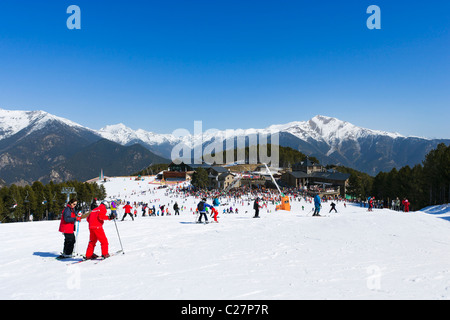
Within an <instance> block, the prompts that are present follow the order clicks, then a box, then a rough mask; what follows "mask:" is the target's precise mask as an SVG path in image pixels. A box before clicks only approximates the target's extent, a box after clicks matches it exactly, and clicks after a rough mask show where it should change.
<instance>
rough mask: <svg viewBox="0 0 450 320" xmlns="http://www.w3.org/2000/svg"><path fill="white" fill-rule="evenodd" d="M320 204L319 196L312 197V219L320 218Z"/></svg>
mask: <svg viewBox="0 0 450 320" xmlns="http://www.w3.org/2000/svg"><path fill="white" fill-rule="evenodd" d="M320 202H321V200H320V196H319V194H316V196H315V197H314V214H313V217H314V216H316V217H320V214H319V212H320Z"/></svg>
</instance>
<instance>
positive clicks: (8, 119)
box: [0, 109, 83, 140]
mask: <svg viewBox="0 0 450 320" xmlns="http://www.w3.org/2000/svg"><path fill="white" fill-rule="evenodd" d="M51 121H57V122H60V123H64V124H66V125H68V126H71V127H78V128H83V126H81V125H79V124H77V123H75V122H73V121H70V120H68V119H64V118H61V117H57V116H55V115H52V114H50V113H48V112H45V111H40V110H39V111H21V110H5V109H0V140H1V139H5V138H9V137H11V136H13V135H15V134H16V133H18V132H20V131H21V130H23V129H25V128H29V129H30V130H29V131H28V134H30V133H32V132H34V131H36V130H39V129H42V128H44V127H45V126H46V125H47V124H48V123H49V122H51Z"/></svg>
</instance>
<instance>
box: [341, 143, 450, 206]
mask: <svg viewBox="0 0 450 320" xmlns="http://www.w3.org/2000/svg"><path fill="white" fill-rule="evenodd" d="M347 190H348V194H350V195H352V196H354V197H356V198H358V197H361V198H367V197H369V196H374V197H375V198H376V199H379V200H384V201H386V202H387V204H388V205H389V206H390V204H391V201H392V200H395V199H396V198H397V197H398V198H399V199H400V200H403V199H405V198H407V199H408V200H409V202H410V203H411V209H412V210H420V209H422V208H424V207H427V206H430V205H439V204H445V203H449V202H450V146H446V145H445V144H443V143H442V144H439V145H438V146H437V148H436V149H434V150H432V151H430V152H429V153H428V154H427V155H426V157H425V160H424V161H423V163H422V164H418V165H416V166H414V167H413V168H411V167H409V166H405V167H403V168H401V169H400V170H397V169H395V168H394V169H392V170H391V171H390V172H380V173H379V174H378V175H377V176H375V177H370V176H368V175H365V174H361V173H352V175H351V177H350V181H349V188H348V189H347Z"/></svg>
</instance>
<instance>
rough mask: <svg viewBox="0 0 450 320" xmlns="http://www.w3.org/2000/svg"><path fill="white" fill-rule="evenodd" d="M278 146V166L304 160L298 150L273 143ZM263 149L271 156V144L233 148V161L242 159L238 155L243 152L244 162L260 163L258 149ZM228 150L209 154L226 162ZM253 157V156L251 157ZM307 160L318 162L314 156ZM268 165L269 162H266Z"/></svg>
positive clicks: (289, 165) (290, 164)
mask: <svg viewBox="0 0 450 320" xmlns="http://www.w3.org/2000/svg"><path fill="white" fill-rule="evenodd" d="M275 147H277V148H278V155H279V161H278V162H279V165H280V167H284V168H289V167H291V166H292V165H294V164H296V163H297V162H300V161H304V160H306V155H305V154H304V153H302V152H300V151H298V150H295V149H292V148H290V147H282V146H279V145H274V148H275ZM263 149H265V150H266V151H267V157H269V158H270V157H271V156H272V144H270V143H269V144H263V145H260V144H258V145H255V146H251V147H245V148H242V149H238V148H235V149H234V150H233V152H234V157H233V161H242V160H244V159H240V158H239V155H240V154H243V155H244V157H245V163H250V161H253V162H254V163H255V164H256V163H261V160H262V159H261V158H260V152H258V151H260V150H263ZM228 152H232V151H231V150H228V151H224V152H222V153H218V154H217V156H216V153H215V152H212V153H211V156H212V157H214V158H215V159H221V162H222V163H227V158H226V155H227V153H228ZM253 157H255V158H253ZM309 160H311V161H312V162H314V163H319V160H318V159H317V158H316V157H309ZM268 164H269V165H270V163H268Z"/></svg>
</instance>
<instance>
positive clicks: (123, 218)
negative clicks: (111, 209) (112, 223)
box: [122, 201, 134, 221]
mask: <svg viewBox="0 0 450 320" xmlns="http://www.w3.org/2000/svg"><path fill="white" fill-rule="evenodd" d="M123 208H124V209H125V214H124V215H123V217H122V221H123V220H125V217H126V216H127V214H129V215H130V217H131V219H133V221H134V218H133V215H132V214H131V209H132V206H130V201H128V202H127V204H126V205H124V206H123Z"/></svg>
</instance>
